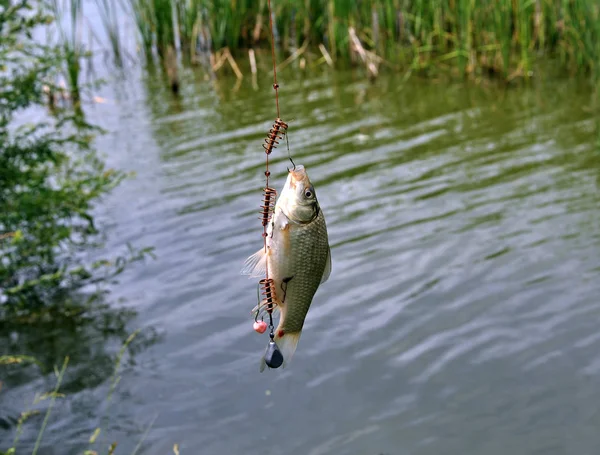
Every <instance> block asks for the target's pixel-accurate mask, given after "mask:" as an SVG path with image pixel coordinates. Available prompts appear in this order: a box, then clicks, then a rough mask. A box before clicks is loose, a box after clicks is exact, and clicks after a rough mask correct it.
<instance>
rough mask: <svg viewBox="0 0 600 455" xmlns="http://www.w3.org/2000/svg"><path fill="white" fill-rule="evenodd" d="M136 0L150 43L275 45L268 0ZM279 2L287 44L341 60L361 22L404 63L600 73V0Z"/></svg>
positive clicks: (463, 69) (508, 72) (382, 51)
mask: <svg viewBox="0 0 600 455" xmlns="http://www.w3.org/2000/svg"><path fill="white" fill-rule="evenodd" d="M73 1H76V0H73ZM129 1H130V5H131V7H132V11H133V13H134V15H135V18H136V23H137V26H138V34H139V36H140V39H141V41H142V42H143V43H144V46H143V48H144V49H145V50H146V51H149V50H150V49H151V48H152V47H153V44H151V43H152V40H151V39H150V36H153V37H154V38H155V43H156V44H154V46H156V47H157V48H158V51H159V54H160V53H162V52H161V47H162V48H164V46H165V43H167V42H168V43H173V39H174V33H173V27H174V26H175V27H177V29H178V31H179V35H180V37H181V45H182V49H184V50H185V51H186V52H184V55H191V54H193V52H194V49H195V48H196V42H197V39H198V36H204V37H207V36H209V37H210V40H211V49H212V51H216V50H218V49H221V48H223V47H228V48H229V49H230V50H231V51H232V52H233V53H234V55H235V53H236V52H241V51H244V50H245V49H247V48H249V47H258V46H262V47H267V46H268V45H269V44H270V35H269V31H268V24H269V21H268V10H267V5H266V3H267V1H266V0H129ZM272 8H273V14H274V17H275V27H276V29H275V34H276V37H279V43H280V46H281V48H282V49H283V51H284V52H291V51H292V50H293V49H295V48H297V47H299V46H300V45H301V44H302V43H304V42H305V41H308V43H309V44H310V46H311V48H312V49H317V46H318V45H319V44H321V43H323V44H325V46H326V48H327V49H328V51H329V53H330V54H331V56H332V58H333V60H334V61H335V62H340V63H346V62H349V61H351V60H353V61H354V60H355V59H353V56H352V55H351V54H352V50H351V46H350V41H349V38H348V28H349V27H351V26H352V27H354V28H355V29H356V31H357V34H358V37H359V39H360V41H361V43H362V44H363V46H364V48H365V49H367V50H370V51H372V52H375V53H376V54H377V55H378V56H380V57H382V58H384V59H386V61H387V63H388V66H390V67H392V68H396V69H397V70H405V69H407V68H413V69H418V70H436V69H440V68H446V69H449V70H451V71H454V72H456V73H458V74H460V75H473V74H475V75H477V74H494V75H497V76H500V77H503V78H505V79H513V78H515V77H522V78H528V77H529V76H530V74H531V73H530V72H531V68H532V62H533V61H534V60H535V59H536V58H538V57H539V56H553V57H558V58H559V61H560V62H561V65H562V68H563V69H565V70H566V71H568V72H569V73H586V74H593V75H594V76H595V78H597V77H598V75H599V74H598V73H599V70H598V68H597V67H598V63H597V62H598V61H599V59H600V11H599V10H600V4H598V3H597V2H591V1H589V0H373V1H369V2H367V1H360V2H349V1H346V0H286V1H278V0H273V1H272ZM172 9H173V10H174V11H175V15H174V16H175V18H176V20H175V25H174V21H173V14H172ZM315 53H318V50H317V51H315Z"/></svg>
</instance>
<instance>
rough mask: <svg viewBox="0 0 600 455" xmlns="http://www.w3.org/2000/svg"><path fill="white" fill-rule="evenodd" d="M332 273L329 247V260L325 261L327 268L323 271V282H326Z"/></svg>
mask: <svg viewBox="0 0 600 455" xmlns="http://www.w3.org/2000/svg"><path fill="white" fill-rule="evenodd" d="M329 275H331V248H328V249H327V261H326V262H325V270H324V271H323V277H322V278H321V284H323V283H325V281H327V280H328V279H329Z"/></svg>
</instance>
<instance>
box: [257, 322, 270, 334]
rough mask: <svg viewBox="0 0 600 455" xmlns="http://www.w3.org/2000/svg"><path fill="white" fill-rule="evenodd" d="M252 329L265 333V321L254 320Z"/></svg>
mask: <svg viewBox="0 0 600 455" xmlns="http://www.w3.org/2000/svg"><path fill="white" fill-rule="evenodd" d="M254 330H256V331H257V332H258V333H265V330H267V323H266V322H265V321H256V322H255V323H254Z"/></svg>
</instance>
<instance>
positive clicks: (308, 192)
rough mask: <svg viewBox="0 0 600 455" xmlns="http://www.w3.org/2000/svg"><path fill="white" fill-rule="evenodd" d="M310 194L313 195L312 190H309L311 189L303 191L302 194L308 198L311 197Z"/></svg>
mask: <svg viewBox="0 0 600 455" xmlns="http://www.w3.org/2000/svg"><path fill="white" fill-rule="evenodd" d="M312 195H313V193H312V191H311V190H306V191H305V192H304V196H305V197H306V198H307V199H310V198H311V197H312Z"/></svg>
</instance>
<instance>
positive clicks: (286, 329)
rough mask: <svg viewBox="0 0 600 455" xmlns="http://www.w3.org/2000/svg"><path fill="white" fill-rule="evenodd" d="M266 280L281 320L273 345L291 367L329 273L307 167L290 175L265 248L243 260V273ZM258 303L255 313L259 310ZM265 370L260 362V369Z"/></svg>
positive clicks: (324, 228) (326, 239) (322, 225)
mask: <svg viewBox="0 0 600 455" xmlns="http://www.w3.org/2000/svg"><path fill="white" fill-rule="evenodd" d="M267 267H268V272H269V278H270V279H273V283H274V289H275V295H276V298H275V303H276V305H275V308H274V313H276V312H277V311H278V312H279V315H280V318H279V323H278V325H277V328H276V329H275V338H274V341H275V343H277V346H278V347H279V349H280V351H281V354H282V355H283V367H285V366H286V365H289V364H290V362H291V360H292V357H293V355H294V353H295V352H296V348H297V346H298V342H299V340H300V335H301V334H302V328H303V326H304V321H305V318H306V315H307V313H308V310H309V308H310V306H311V304H312V302H313V298H314V295H315V293H316V292H317V289H318V288H319V286H320V285H321V284H323V283H325V282H326V281H327V280H328V279H329V276H330V274H331V248H330V246H329V237H328V234H327V225H326V223H325V216H324V214H323V210H322V209H321V206H320V205H319V201H318V199H317V194H316V191H315V187H314V185H313V184H312V183H311V181H310V179H309V178H308V174H307V172H306V169H305V168H304V166H302V165H296V166H294V168H293V169H291V170H289V171H288V175H287V179H286V182H285V185H284V187H283V190H282V191H281V194H280V196H279V198H278V199H277V202H276V204H275V208H274V210H273V215H272V217H271V219H270V222H269V224H268V226H267V237H266V251H265V248H264V245H263V247H262V248H261V249H260V250H258V251H257V252H256V253H254V254H253V255H251V256H250V257H248V258H247V259H246V261H245V262H244V265H243V267H242V270H241V273H242V275H249V276H250V277H263V278H264V277H265V274H266V271H267ZM260 307H261V305H260V304H259V305H258V306H257V307H256V308H255V309H254V311H260V310H261V308H260ZM265 366H266V362H265V358H264V356H263V358H262V359H261V362H260V371H261V372H262V371H264V369H265Z"/></svg>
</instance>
